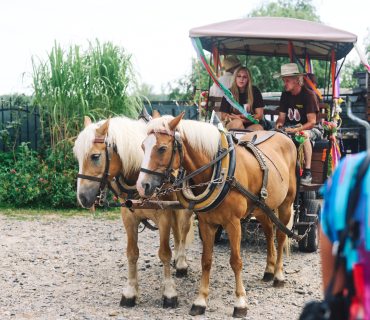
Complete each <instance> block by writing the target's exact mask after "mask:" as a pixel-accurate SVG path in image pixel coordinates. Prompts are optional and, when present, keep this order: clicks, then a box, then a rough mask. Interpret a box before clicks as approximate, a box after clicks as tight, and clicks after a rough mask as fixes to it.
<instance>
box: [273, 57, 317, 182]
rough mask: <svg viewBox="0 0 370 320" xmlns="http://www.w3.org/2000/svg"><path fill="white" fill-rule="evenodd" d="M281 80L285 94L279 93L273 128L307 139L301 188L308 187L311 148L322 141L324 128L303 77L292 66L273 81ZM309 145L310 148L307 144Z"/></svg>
mask: <svg viewBox="0 0 370 320" xmlns="http://www.w3.org/2000/svg"><path fill="white" fill-rule="evenodd" d="M280 77H281V78H282V80H283V82H284V88H285V91H284V92H283V93H282V94H281V98H280V107H279V111H280V112H279V118H278V119H277V121H276V126H275V129H281V130H284V131H285V132H301V131H303V132H305V133H306V136H308V137H309V139H306V140H305V142H304V143H303V153H304V162H305V168H304V171H303V175H302V177H301V184H302V185H305V186H307V185H310V184H311V181H312V176H311V158H312V145H313V144H314V141H316V140H320V139H322V135H323V133H324V129H323V127H322V126H321V123H320V120H321V119H320V113H319V105H318V102H317V99H316V96H315V94H314V92H313V91H312V90H309V89H307V88H306V87H305V86H303V78H302V75H301V73H300V72H299V70H298V66H297V64H296V63H287V64H284V65H282V66H281V73H277V74H275V75H274V76H273V78H280ZM311 143H312V145H311Z"/></svg>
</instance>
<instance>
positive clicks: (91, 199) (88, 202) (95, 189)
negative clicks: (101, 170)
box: [77, 182, 99, 210]
mask: <svg viewBox="0 0 370 320" xmlns="http://www.w3.org/2000/svg"><path fill="white" fill-rule="evenodd" d="M93 185H94V186H93ZM98 193H99V184H98V183H96V182H92V183H89V184H84V185H82V186H81V188H80V191H79V193H78V197H77V198H78V201H79V202H80V204H81V205H82V206H83V207H84V208H86V209H90V210H91V209H92V208H93V206H94V203H95V199H96V196H97V195H98Z"/></svg>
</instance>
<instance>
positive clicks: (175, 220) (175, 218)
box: [171, 210, 181, 267]
mask: <svg viewBox="0 0 370 320" xmlns="http://www.w3.org/2000/svg"><path fill="white" fill-rule="evenodd" d="M171 216H172V219H171V229H172V235H173V242H174V248H173V260H174V266H175V267H176V264H177V259H178V258H177V257H178V255H179V247H180V241H181V230H180V223H181V222H180V221H181V210H172V215H171Z"/></svg>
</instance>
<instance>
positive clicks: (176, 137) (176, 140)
mask: <svg viewBox="0 0 370 320" xmlns="http://www.w3.org/2000/svg"><path fill="white" fill-rule="evenodd" d="M151 133H154V134H155V133H160V134H165V135H167V136H170V137H173V149H172V156H171V162H170V165H169V167H168V169H167V170H166V171H165V173H162V172H157V171H152V170H148V169H144V168H140V171H141V172H144V173H149V174H152V175H155V176H160V177H162V179H164V180H163V183H162V186H161V187H160V188H159V190H161V189H162V188H163V186H165V185H166V184H167V183H169V182H172V183H174V182H175V181H176V180H177V177H181V176H182V173H183V170H184V168H183V167H182V162H183V159H184V155H183V151H182V142H181V139H180V133H179V132H178V131H177V130H175V131H174V132H171V131H167V130H156V131H154V130H152V131H150V132H149V134H151ZM177 151H178V152H179V155H180V167H179V172H178V174H177V177H175V176H174V175H173V174H172V173H173V172H175V170H173V169H172V167H173V163H174V161H175V156H176V153H177Z"/></svg>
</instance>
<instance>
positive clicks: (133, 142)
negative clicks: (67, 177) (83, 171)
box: [73, 117, 147, 174]
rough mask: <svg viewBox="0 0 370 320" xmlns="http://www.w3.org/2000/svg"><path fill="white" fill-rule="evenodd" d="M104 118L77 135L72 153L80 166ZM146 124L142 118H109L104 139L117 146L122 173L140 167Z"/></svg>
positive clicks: (127, 172)
mask: <svg viewBox="0 0 370 320" xmlns="http://www.w3.org/2000/svg"><path fill="white" fill-rule="evenodd" d="M105 121H106V120H101V121H99V122H97V123H92V124H90V125H88V126H87V127H86V128H85V129H84V130H82V131H81V133H80V134H79V135H78V137H77V139H76V142H75V145H74V147H73V153H74V155H75V157H76V158H77V160H78V162H79V163H80V168H82V164H83V161H84V160H85V159H86V157H87V156H88V154H89V153H90V150H91V148H92V146H93V144H94V139H95V132H96V129H98V128H99V127H100V126H101V125H102V124H103V123H104V122H105ZM146 136H147V134H146V124H145V123H144V122H143V121H142V120H131V119H129V118H126V117H115V118H111V119H110V123H109V129H108V135H107V136H106V138H105V141H106V142H107V143H109V144H114V145H116V147H117V153H118V155H119V157H120V159H121V162H122V170H123V173H124V174H130V173H132V172H133V171H136V170H139V169H140V168H141V163H142V161H143V158H144V152H143V150H142V149H141V144H142V142H143V141H144V140H145V138H146Z"/></svg>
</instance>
